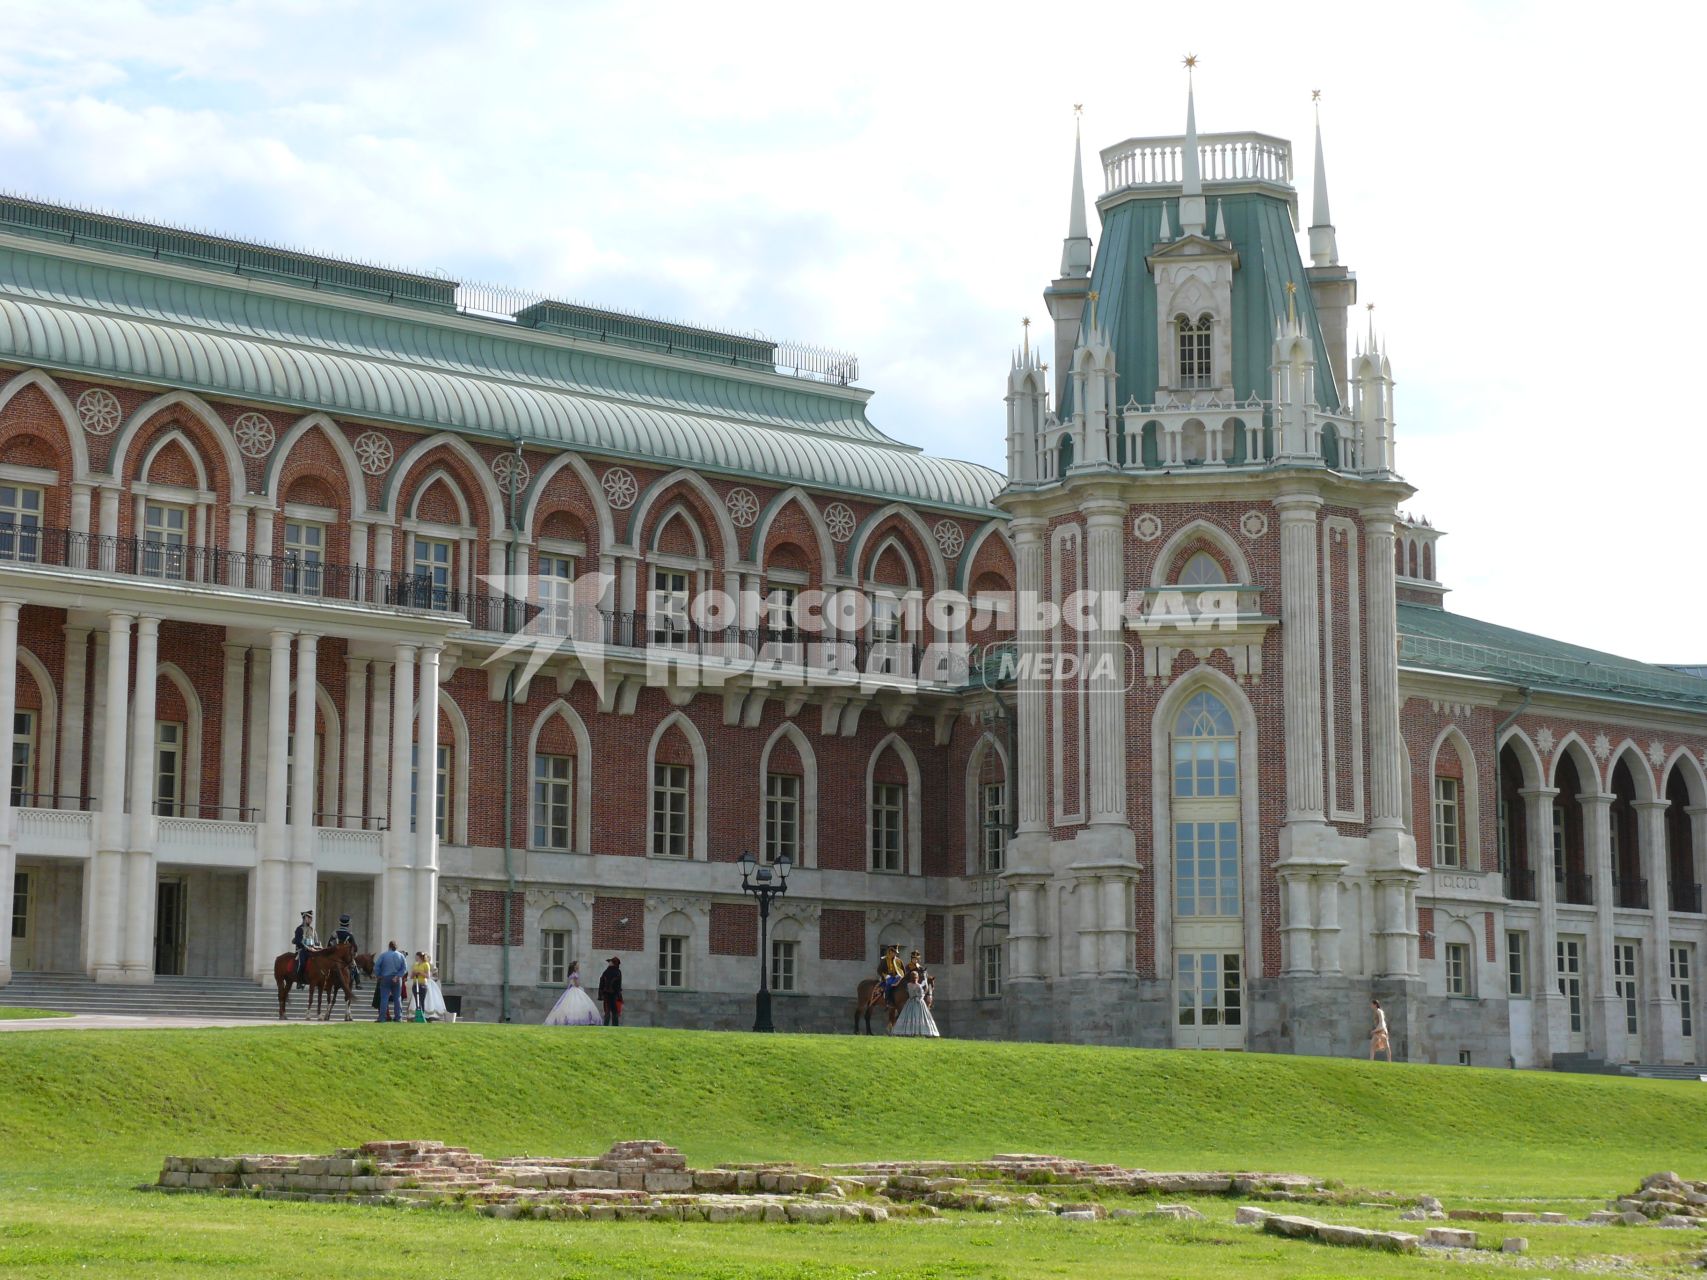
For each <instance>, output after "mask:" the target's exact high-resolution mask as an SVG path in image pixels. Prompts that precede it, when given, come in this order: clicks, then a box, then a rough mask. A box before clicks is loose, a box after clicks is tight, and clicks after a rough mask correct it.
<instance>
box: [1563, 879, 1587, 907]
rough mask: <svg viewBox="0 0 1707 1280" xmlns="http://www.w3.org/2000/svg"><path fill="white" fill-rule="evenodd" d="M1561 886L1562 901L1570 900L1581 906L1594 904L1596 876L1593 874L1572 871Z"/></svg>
mask: <svg viewBox="0 0 1707 1280" xmlns="http://www.w3.org/2000/svg"><path fill="white" fill-rule="evenodd" d="M1560 887H1561V889H1562V890H1563V892H1561V893H1560V894H1559V901H1560V902H1568V903H1571V904H1572V905H1573V906H1579V907H1587V906H1593V905H1594V878H1593V877H1592V876H1586V875H1581V874H1577V873H1572V874H1570V875H1567V876H1566V877H1565V879H1564V883H1563V884H1562V885H1561V886H1560Z"/></svg>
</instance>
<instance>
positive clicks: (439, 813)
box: [315, 734, 450, 840]
mask: <svg viewBox="0 0 1707 1280" xmlns="http://www.w3.org/2000/svg"><path fill="white" fill-rule="evenodd" d="M319 749H320V742H319V735H318V734H316V735H315V750H316V751H318V750H319ZM409 763H410V765H411V769H410V774H409V829H410V830H411V831H413V830H415V827H416V806H417V801H418V799H419V796H420V792H421V744H420V743H418V742H412V743H410V744H409ZM435 772H436V774H437V778H436V779H435V786H434V791H435V792H436V794H435V796H434V804H433V829H434V830H435V831H436V832H437V833H438V837H439V839H440V840H448V839H450V836H449V834H448V832H449V831H450V744H449V743H448V742H441V743H439V767H438V769H437V770H435Z"/></svg>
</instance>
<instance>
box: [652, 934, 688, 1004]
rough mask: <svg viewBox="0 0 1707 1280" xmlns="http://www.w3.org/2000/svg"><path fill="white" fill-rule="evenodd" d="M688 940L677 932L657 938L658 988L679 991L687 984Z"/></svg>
mask: <svg viewBox="0 0 1707 1280" xmlns="http://www.w3.org/2000/svg"><path fill="white" fill-rule="evenodd" d="M687 956H688V940H687V939H686V938H684V937H681V936H680V935H677V934H668V933H667V934H664V935H663V936H661V937H660V938H659V939H658V989H659V990H661V991H680V990H681V989H682V988H683V987H685V986H687V984H688V979H687V972H688V971H687Z"/></svg>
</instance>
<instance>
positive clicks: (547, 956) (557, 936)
mask: <svg viewBox="0 0 1707 1280" xmlns="http://www.w3.org/2000/svg"><path fill="white" fill-rule="evenodd" d="M574 943H575V936H574V933H573V932H572V931H571V930H569V929H541V930H540V933H539V980H540V981H541V982H548V983H550V984H551V985H553V986H558V987H560V986H562V985H563V984H564V983H565V982H568V981H569V963H570V960H571V959H572V958H573V956H574V954H575V946H574Z"/></svg>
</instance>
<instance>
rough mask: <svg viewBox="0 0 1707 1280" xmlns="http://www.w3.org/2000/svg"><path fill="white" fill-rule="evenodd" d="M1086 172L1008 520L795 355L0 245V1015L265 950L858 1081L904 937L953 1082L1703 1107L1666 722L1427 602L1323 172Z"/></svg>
mask: <svg viewBox="0 0 1707 1280" xmlns="http://www.w3.org/2000/svg"><path fill="white" fill-rule="evenodd" d="M1100 159H1101V170H1102V173H1103V176H1104V179H1105V184H1104V192H1103V194H1102V196H1101V197H1100V198H1099V199H1097V200H1096V201H1095V212H1096V214H1097V216H1098V228H1097V230H1098V234H1097V236H1096V237H1095V240H1094V241H1093V237H1092V234H1091V220H1090V216H1089V214H1090V209H1089V208H1088V206H1087V199H1086V195H1085V183H1084V178H1083V171H1082V164H1081V159H1080V153H1079V152H1078V151H1075V157H1074V173H1073V184H1072V190H1071V200H1070V205H1069V220H1068V229H1067V236H1066V238H1065V241H1064V245H1063V250H1062V257H1061V270H1060V275H1059V277H1058V278H1056V279H1055V280H1053V281H1052V282H1050V283H1049V284H1048V286H1047V288H1046V289H1045V291H1044V295H1043V296H1044V302H1045V305H1046V307H1047V309H1048V313H1049V316H1050V318H1051V320H1052V325H1051V327H1050V333H1049V335H1048V336H1047V337H1044V338H1042V340H1041V341H1039V342H1037V343H1036V344H1035V345H1033V344H1032V343H1031V342H1030V341H1028V342H1027V343H1026V344H1025V345H1024V346H1023V347H1022V348H1021V349H1020V350H1019V351H1017V352H1016V353H1015V354H1014V357H1013V359H1012V362H1011V367H1010V369H1009V372H1008V376H1007V382H1006V430H1007V474H1006V475H1003V474H1000V473H998V472H996V471H993V470H989V469H986V468H983V467H979V466H975V465H971V464H968V463H961V462H954V461H948V460H944V459H941V458H936V457H932V456H929V455H928V454H926V453H924V452H922V451H921V450H919V449H917V448H915V447H913V446H910V445H907V444H904V443H901V442H899V441H897V440H896V439H894V438H892V437H890V436H889V435H887V434H885V433H884V432H883V431H881V430H879V429H878V427H877V426H875V425H874V424H873V422H872V421H871V419H870V418H869V417H868V415H867V405H868V402H869V401H870V398H871V393H870V392H868V391H865V390H862V389H860V388H859V387H858V386H856V385H855V384H854V379H855V375H856V367H855V365H854V363H853V361H852V360H851V358H848V357H845V356H840V355H838V354H836V353H832V352H826V351H819V350H815V349H811V348H804V347H793V346H790V345H787V344H780V343H775V342H771V341H768V340H765V339H761V338H757V337H753V336H750V335H740V334H732V333H723V332H718V331H712V330H704V329H696V328H691V327H687V326H683V325H676V324H666V323H662V322H658V321H654V320H650V319H647V318H644V317H640V316H635V315H630V314H626V313H623V312H617V311H608V310H602V309H598V308H593V307H588V306H583V305H578V304H573V303H568V302H563V301H558V300H554V299H550V298H543V297H537V296H532V295H523V294H519V293H509V292H506V291H500V290H490V289H483V288H478V287H473V286H464V285H459V284H457V283H456V282H454V281H451V280H449V279H445V278H442V277H439V276H432V275H416V274H410V273H406V272H400V271H393V270H388V269H380V268H375V267H371V266H366V265H362V264H359V263H354V262H348V261H343V260H338V259H331V258H323V257H316V256H311V255H307V254H302V253H297V252H292V251H286V250H281V249H277V248H273V247H269V246H265V245H260V244H255V243H248V242H243V241H239V240H228V239H221V238H217V237H213V236H209V235H205V234H201V233H192V232H187V231H182V230H178V229H174V228H171V227H166V226H160V225H154V224H149V223H143V222H136V221H130V220H127V219H122V218H117V217H112V216H108V215H104V214H95V213H91V212H86V211H82V210H78V209H74V208H68V207H62V206H56V205H50V204H44V203H40V202H36V201H31V200H25V199H21V198H16V197H0V673H6V674H7V676H8V678H7V679H6V680H5V681H4V683H3V684H0V722H3V723H10V724H11V725H12V726H13V729H12V757H11V773H10V786H9V787H8V788H6V789H3V791H0V918H4V917H9V918H10V920H11V942H10V948H9V951H8V950H6V949H0V985H3V984H6V983H11V984H12V985H13V988H14V990H15V991H24V990H27V987H28V983H29V981H30V980H31V979H32V978H33V977H35V976H37V975H41V974H49V973H52V974H78V975H84V978H85V979H86V980H87V981H88V982H89V983H90V984H91V989H94V988H97V987H99V986H101V985H102V984H148V983H152V982H154V981H155V979H156V978H157V977H161V976H166V977H172V978H174V979H176V978H178V977H179V976H181V975H188V976H200V977H206V978H218V977H223V978H234V977H241V978H246V979H254V980H257V981H262V982H268V983H270V981H271V973H272V964H273V959H274V957H275V956H276V955H278V954H280V953H281V952H283V951H285V950H287V949H288V943H289V939H290V935H291V930H292V928H293V926H294V925H295V923H296V921H297V917H298V913H299V912H300V911H301V910H303V909H305V908H313V909H315V911H316V914H317V919H318V922H319V924H320V927H321V931H322V933H323V934H325V933H328V932H330V929H331V928H332V927H333V925H334V923H335V921H336V919H337V917H338V915H339V914H341V913H348V914H349V915H350V916H351V917H352V921H353V927H354V929H355V931H356V933H357V935H358V937H359V938H360V939H361V940H362V942H363V943H364V945H368V946H373V947H377V946H378V945H381V944H383V943H384V942H385V941H386V940H387V939H389V938H395V939H396V940H397V941H398V942H399V943H400V944H401V945H403V946H404V947H406V948H409V949H415V948H424V949H427V950H430V951H432V952H433V953H434V955H435V956H436V958H437V960H438V962H439V964H440V966H441V969H442V972H443V976H444V979H445V987H446V991H447V994H450V995H456V996H460V997H461V1000H462V1010H463V1015H464V1016H465V1017H467V1016H473V1017H478V1018H482V1019H496V1018H500V1017H505V1016H507V1017H511V1018H514V1019H517V1020H537V1019H538V1018H540V1017H541V1016H542V1015H543V1013H544V1011H545V1010H546V1009H547V1008H548V1007H549V1006H550V1005H551V1003H552V1002H553V1001H554V1000H555V999H556V997H557V995H558V994H559V993H560V991H561V989H562V986H563V984H564V982H565V980H566V973H567V967H568V965H569V964H570V963H571V962H573V961H576V960H579V961H580V962H581V965H582V968H583V970H584V971H586V973H587V978H588V980H589V981H592V980H594V979H595V978H596V974H597V972H598V969H599V968H601V967H602V965H603V962H604V959H605V957H606V956H609V955H617V956H620V957H622V959H623V961H624V970H625V975H626V980H625V984H626V990H627V994H628V1003H629V1011H628V1013H629V1020H630V1021H634V1022H641V1023H658V1024H670V1025H680V1026H706V1027H739V1026H744V1025H748V1024H749V1023H750V1020H751V1016H752V1014H751V1011H752V1007H753V992H754V990H755V988H756V986H757V982H758V978H759V973H760V969H761V966H762V967H763V970H764V973H765V976H766V979H767V981H768V983H769V985H770V986H771V988H772V989H773V991H774V993H775V1017H776V1021H777V1024H778V1026H779V1027H782V1028H784V1029H811V1030H846V1029H847V1027H848V1024H849V1021H850V1019H851V1017H852V1011H853V998H852V997H853V990H854V987H855V984H856V983H857V982H858V981H859V980H860V979H861V978H863V977H866V976H868V975H869V974H870V973H871V972H872V971H873V967H874V965H875V962H876V959H877V957H878V954H879V952H880V951H881V949H882V947H883V946H884V945H885V944H887V943H891V942H893V943H898V944H900V945H902V946H903V947H904V948H906V949H907V950H911V949H913V948H917V949H918V950H919V951H921V952H922V953H923V957H924V960H925V961H926V963H927V964H928V965H929V966H930V967H931V969H932V971H933V972H934V973H935V975H936V978H937V997H936V1011H937V1017H938V1019H939V1021H940V1022H941V1023H942V1025H943V1029H944V1031H945V1033H946V1034H950V1035H959V1036H977V1037H1005V1038H1022V1039H1053V1040H1070V1041H1081V1042H1094V1043H1109V1044H1136V1045H1149V1046H1177V1047H1182V1048H1219V1049H1252V1050H1264V1051H1280V1052H1299V1053H1319V1054H1346V1053H1361V1052H1363V1051H1364V1047H1365V1045H1366V1043H1367V1032H1368V1025H1369V1011H1368V1002H1369V1000H1370V999H1371V998H1372V997H1378V998H1380V999H1381V1001H1382V1003H1383V1005H1384V1006H1386V1008H1387V1010H1388V1016H1389V1020H1390V1022H1391V1024H1392V1027H1393V1032H1394V1046H1395V1050H1396V1056H1402V1057H1407V1058H1410V1059H1412V1060H1417V1061H1435V1062H1460V1061H1465V1062H1473V1063H1476V1064H1478V1065H1496V1066H1503V1065H1508V1064H1510V1065H1516V1066H1543V1067H1544V1066H1556V1065H1567V1064H1569V1063H1571V1062H1573V1061H1576V1062H1587V1063H1595V1062H1605V1063H1639V1064H1645V1065H1647V1066H1651V1067H1664V1066H1673V1067H1676V1066H1683V1065H1688V1064H1707V1032H1704V1031H1702V1030H1701V1029H1700V1023H1701V1019H1702V1017H1703V1015H1704V1014H1707V1008H1704V1006H1703V1003H1702V1001H1703V992H1702V982H1701V980H1700V978H1699V976H1698V975H1699V967H1700V964H1701V962H1702V953H1703V949H1704V947H1707V915H1704V914H1703V909H1702V907H1703V904H1702V891H1701V883H1702V878H1703V874H1704V872H1707V677H1704V676H1703V675H1702V673H1701V671H1700V670H1699V669H1697V670H1695V671H1693V672H1691V671H1687V670H1684V669H1673V668H1665V667H1656V666H1651V665H1647V664H1643V663H1638V662H1634V661H1629V660H1626V659H1622V658H1618V657H1615V656H1612V655H1609V654H1604V653H1599V652H1594V651H1590V650H1586V649H1582V648H1579V647H1577V646H1573V645H1570V644H1568V643H1564V642H1560V641H1555V640H1551V639H1547V638H1544V637H1540V636H1535V635H1530V634H1526V633H1523V632H1518V631H1513V630H1510V629H1507V628H1504V627H1499V626H1494V625H1492V624H1489V623H1485V622H1479V621H1476V620H1474V619H1470V618H1466V617H1462V616H1460V615H1458V614H1455V613H1453V612H1452V611H1451V610H1450V609H1448V608H1447V607H1446V603H1445V597H1446V595H1447V587H1446V586H1445V585H1444V579H1443V576H1442V566H1441V563H1440V547H1439V537H1440V533H1439V531H1438V530H1436V529H1435V528H1433V527H1432V526H1431V525H1429V524H1428V522H1427V521H1425V520H1421V519H1415V518H1412V517H1411V516H1409V515H1407V514H1406V507H1407V504H1408V503H1409V501H1410V500H1411V498H1412V496H1413V490H1412V488H1411V487H1410V486H1409V485H1407V484H1406V483H1405V481H1404V480H1403V478H1402V475H1401V470H1400V467H1399V464H1398V454H1397V446H1396V425H1395V424H1396V416H1395V409H1394V397H1393V373H1392V368H1391V366H1390V364H1389V361H1388V356H1387V352H1386V349H1385V346H1384V344H1383V343H1381V342H1380V340H1379V338H1378V336H1377V335H1376V334H1375V333H1374V332H1373V330H1372V329H1370V328H1369V327H1368V326H1367V325H1365V324H1361V323H1359V321H1358V319H1357V317H1356V302H1357V280H1356V277H1355V275H1354V274H1353V273H1352V271H1351V270H1350V269H1349V268H1348V267H1346V266H1345V265H1344V264H1342V263H1341V262H1340V260H1339V254H1338V249H1337V244H1336V238H1335V230H1334V226H1333V221H1332V218H1331V217H1330V215H1329V209H1328V186H1327V180H1326V174H1325V169H1324V165H1323V149H1322V141H1321V136H1320V129H1319V128H1318V131H1317V137H1316V140H1315V153H1314V164H1313V166H1312V169H1311V176H1312V187H1313V190H1312V193H1311V194H1312V199H1311V217H1310V221H1309V224H1308V226H1307V227H1306V228H1304V230H1303V233H1302V237H1301V235H1300V226H1299V224H1300V213H1299V201H1298V192H1297V188H1296V186H1295V184H1294V169H1295V166H1294V157H1293V150H1292V146H1291V144H1290V143H1289V142H1287V141H1285V140H1283V139H1280V138H1276V137H1270V136H1267V135H1264V134H1260V133H1203V134H1199V132H1198V131H1197V128H1196V121H1195V104H1194V103H1193V102H1191V101H1190V99H1189V97H1188V105H1187V113H1186V129H1185V133H1184V134H1183V135H1180V136H1168V137H1143V138H1131V139H1128V140H1126V141H1124V142H1120V143H1118V144H1116V145H1113V146H1110V147H1108V148H1106V149H1105V150H1103V151H1102V153H1101V156H1100ZM1000 422H1001V418H1000V416H998V414H997V412H996V411H995V410H994V409H992V414H991V432H992V437H993V436H994V434H995V432H996V431H997V430H998V429H999V428H998V424H999V423H1000ZM747 852H751V853H752V854H753V855H754V857H755V858H757V859H758V860H759V863H760V865H761V866H766V867H774V866H775V864H777V863H778V862H779V861H780V860H782V859H784V858H786V859H787V860H788V863H789V864H791V867H792V870H791V871H790V872H789V875H788V886H787V887H788V892H787V894H786V896H783V897H781V898H779V899H778V900H777V901H776V903H775V904H774V907H773V909H772V912H771V915H770V917H769V919H768V921H767V922H766V924H765V928H764V930H763V943H762V944H761V925H760V920H759V917H758V912H757V909H756V906H755V903H754V901H753V899H752V898H750V897H748V896H747V895H745V894H744V893H743V892H742V876H741V870H740V867H739V865H738V859H740V858H741V856H742V855H743V853H747ZM761 951H762V954H761ZM4 994H5V993H4V992H0V996H3V995H4Z"/></svg>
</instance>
